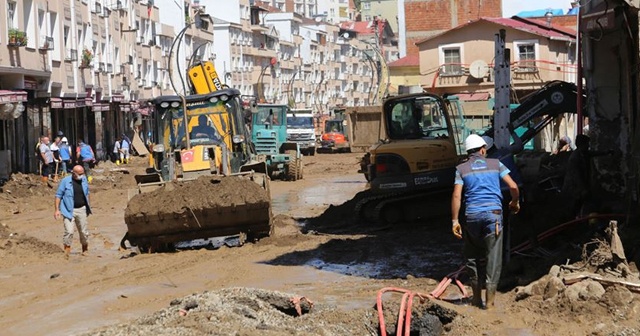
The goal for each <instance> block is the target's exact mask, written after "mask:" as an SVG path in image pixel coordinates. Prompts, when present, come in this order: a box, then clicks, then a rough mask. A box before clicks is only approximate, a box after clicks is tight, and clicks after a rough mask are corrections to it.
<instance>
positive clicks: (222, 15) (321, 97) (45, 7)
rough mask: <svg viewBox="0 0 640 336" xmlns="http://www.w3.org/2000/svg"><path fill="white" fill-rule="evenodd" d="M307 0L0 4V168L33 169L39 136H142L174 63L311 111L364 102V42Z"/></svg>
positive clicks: (178, 83) (179, 83)
mask: <svg viewBox="0 0 640 336" xmlns="http://www.w3.org/2000/svg"><path fill="white" fill-rule="evenodd" d="M319 3H320V1H309V0H294V1H292V2H290V1H289V0H286V1H280V0H274V1H263V2H258V1H253V0H230V1H224V2H219V1H216V0H200V1H193V2H184V1H177V2H175V1H172V0H154V1H149V0H62V1H58V2H51V1H46V0H10V1H6V2H2V3H0V178H2V176H3V171H4V172H7V173H6V174H5V175H7V174H8V172H15V171H22V172H34V171H36V169H37V164H38V161H37V158H36V156H35V155H34V153H33V151H32V150H29V149H30V148H34V147H35V143H36V142H37V140H38V137H39V136H40V135H41V134H45V135H52V134H55V133H57V132H58V131H63V132H64V133H65V136H66V137H67V138H69V140H70V141H71V142H72V143H73V144H75V143H76V140H78V139H82V140H83V141H85V142H87V143H89V144H90V145H92V146H93V147H94V149H95V151H96V154H97V156H98V158H99V159H105V158H106V157H107V156H108V155H109V153H110V152H111V150H110V149H111V147H112V145H113V142H114V140H115V138H116V137H117V136H118V135H120V134H122V133H127V134H128V135H129V136H131V135H133V130H136V131H138V132H139V133H138V134H140V135H141V136H142V137H143V140H146V138H147V137H149V136H151V137H153V134H152V132H151V124H150V120H151V118H152V116H153V106H152V104H151V100H152V99H153V98H154V97H157V96H160V95H167V94H175V93H176V92H178V93H182V92H187V91H188V87H187V86H188V84H187V79H186V78H185V76H186V74H185V73H186V69H187V68H188V66H189V65H190V64H193V63H195V62H198V61H205V60H212V61H213V62H214V63H215V65H216V68H217V70H218V73H219V76H220V78H221V80H222V81H223V83H226V84H227V85H229V86H231V87H234V88H237V89H240V90H241V92H243V93H245V94H250V95H256V96H258V97H260V99H261V100H262V101H265V102H273V103H281V104H288V105H290V106H294V107H298V108H303V107H312V108H313V109H314V110H315V111H316V112H317V113H327V112H328V111H329V110H330V109H332V108H334V107H335V106H340V105H365V104H370V103H371V100H372V97H373V95H372V92H374V91H375V90H376V89H377V88H376V87H375V84H374V82H375V81H376V79H375V78H376V77H375V75H376V74H375V73H376V67H377V66H376V64H375V63H372V62H371V61H370V60H369V58H370V55H369V52H368V51H367V49H368V48H369V47H368V45H367V43H365V42H363V41H361V40H358V39H357V38H355V36H356V35H357V32H351V33H350V34H347V35H344V33H345V32H346V31H348V29H344V28H341V27H339V26H338V25H336V24H331V23H330V22H328V21H327V19H326V18H325V17H322V16H320V17H318V16H315V17H314V18H313V19H312V18H310V17H312V16H314V13H316V12H317V8H318V7H317V6H318V5H319ZM337 3H338V4H342V3H343V2H340V1H337ZM345 3H346V4H347V6H348V5H349V2H345ZM291 4H293V5H294V9H293V11H287V8H288V7H287V6H288V5H291ZM296 4H302V5H304V9H300V8H298V7H296V6H295V5H296ZM278 8H284V11H283V10H280V9H278ZM296 8H297V9H296ZM214 12H215V16H214V15H212V13H214ZM176 13H180V15H176ZM347 36H348V37H347ZM176 37H178V38H176ZM174 42H176V43H174Z"/></svg>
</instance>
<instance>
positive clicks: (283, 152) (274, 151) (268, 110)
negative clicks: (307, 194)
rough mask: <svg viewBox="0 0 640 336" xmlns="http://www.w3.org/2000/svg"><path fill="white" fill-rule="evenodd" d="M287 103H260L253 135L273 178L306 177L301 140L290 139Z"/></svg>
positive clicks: (255, 116)
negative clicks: (288, 136)
mask: <svg viewBox="0 0 640 336" xmlns="http://www.w3.org/2000/svg"><path fill="white" fill-rule="evenodd" d="M288 112H289V107H288V106H287V105H277V104H258V105H257V108H256V111H255V113H253V115H252V122H251V136H252V139H253V145H254V146H255V150H256V153H257V155H258V158H259V160H261V161H264V162H265V163H266V165H267V169H268V172H269V175H270V176H271V178H282V179H287V180H292V181H295V180H298V179H301V178H302V157H301V153H300V147H299V145H298V144H297V143H295V142H291V141H288V140H287V113H288Z"/></svg>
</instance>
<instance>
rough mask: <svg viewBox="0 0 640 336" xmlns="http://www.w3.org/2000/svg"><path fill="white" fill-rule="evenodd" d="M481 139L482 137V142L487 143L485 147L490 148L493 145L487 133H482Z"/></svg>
mask: <svg viewBox="0 0 640 336" xmlns="http://www.w3.org/2000/svg"><path fill="white" fill-rule="evenodd" d="M482 139H484V142H486V143H487V149H489V148H491V147H492V146H493V139H492V138H491V137H490V136H488V135H483V136H482Z"/></svg>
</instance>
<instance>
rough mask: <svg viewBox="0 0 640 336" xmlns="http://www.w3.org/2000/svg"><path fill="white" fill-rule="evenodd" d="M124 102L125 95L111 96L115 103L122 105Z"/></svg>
mask: <svg viewBox="0 0 640 336" xmlns="http://www.w3.org/2000/svg"><path fill="white" fill-rule="evenodd" d="M123 100H124V95H121V94H114V95H113V96H111V101H112V102H114V103H120V102H122V101H123Z"/></svg>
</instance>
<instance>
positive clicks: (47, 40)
mask: <svg viewBox="0 0 640 336" xmlns="http://www.w3.org/2000/svg"><path fill="white" fill-rule="evenodd" d="M40 50H53V37H51V36H42V38H41V39H40Z"/></svg>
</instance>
